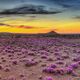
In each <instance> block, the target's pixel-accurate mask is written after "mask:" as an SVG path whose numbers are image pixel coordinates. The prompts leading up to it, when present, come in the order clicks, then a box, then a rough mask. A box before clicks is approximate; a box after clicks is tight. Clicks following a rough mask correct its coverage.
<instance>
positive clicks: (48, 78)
mask: <svg viewBox="0 0 80 80" xmlns="http://www.w3.org/2000/svg"><path fill="white" fill-rule="evenodd" d="M44 80H53V79H52V77H46V78H45V79H44Z"/></svg>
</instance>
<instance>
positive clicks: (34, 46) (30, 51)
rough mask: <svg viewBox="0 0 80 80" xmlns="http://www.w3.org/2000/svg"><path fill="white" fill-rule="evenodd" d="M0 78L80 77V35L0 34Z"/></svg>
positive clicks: (47, 79) (73, 79)
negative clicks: (78, 36) (27, 35)
mask: <svg viewBox="0 0 80 80" xmlns="http://www.w3.org/2000/svg"><path fill="white" fill-rule="evenodd" d="M0 80H80V39H64V38H0Z"/></svg>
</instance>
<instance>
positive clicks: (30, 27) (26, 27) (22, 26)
mask: <svg viewBox="0 0 80 80" xmlns="http://www.w3.org/2000/svg"><path fill="white" fill-rule="evenodd" d="M16 27H17V28H25V29H33V28H35V27H32V26H24V25H20V26H16Z"/></svg>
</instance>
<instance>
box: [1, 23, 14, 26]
mask: <svg viewBox="0 0 80 80" xmlns="http://www.w3.org/2000/svg"><path fill="white" fill-rule="evenodd" d="M0 26H8V27H13V26H12V25H9V24H5V23H0Z"/></svg>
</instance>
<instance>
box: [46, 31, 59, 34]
mask: <svg viewBox="0 0 80 80" xmlns="http://www.w3.org/2000/svg"><path fill="white" fill-rule="evenodd" d="M47 34H58V33H57V32H55V31H50V32H48V33H47Z"/></svg>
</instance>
